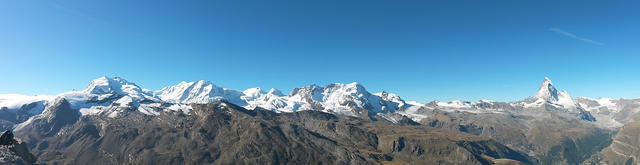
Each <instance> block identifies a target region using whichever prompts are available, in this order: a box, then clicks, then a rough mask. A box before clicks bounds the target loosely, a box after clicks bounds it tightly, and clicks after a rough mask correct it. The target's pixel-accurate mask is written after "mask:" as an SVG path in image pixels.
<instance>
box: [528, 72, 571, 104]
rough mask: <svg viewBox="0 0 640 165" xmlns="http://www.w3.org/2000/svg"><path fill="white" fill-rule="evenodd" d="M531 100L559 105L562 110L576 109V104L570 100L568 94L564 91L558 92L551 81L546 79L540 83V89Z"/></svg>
mask: <svg viewBox="0 0 640 165" xmlns="http://www.w3.org/2000/svg"><path fill="white" fill-rule="evenodd" d="M533 99H534V100H536V101H537V100H544V101H545V102H548V103H551V104H555V105H560V106H562V107H564V108H575V107H576V103H575V102H574V101H573V99H572V98H571V95H569V93H568V92H567V91H565V90H562V91H558V90H557V89H556V87H555V86H553V83H552V82H551V79H549V78H548V77H545V78H544V81H542V85H540V88H539V89H538V92H537V93H536V95H534V96H533Z"/></svg>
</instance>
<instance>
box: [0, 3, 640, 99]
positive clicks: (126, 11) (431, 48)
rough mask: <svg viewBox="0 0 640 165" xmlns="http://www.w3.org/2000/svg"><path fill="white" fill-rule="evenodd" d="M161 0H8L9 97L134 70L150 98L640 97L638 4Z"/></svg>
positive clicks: (5, 66) (1, 81)
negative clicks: (356, 91) (199, 91)
mask: <svg viewBox="0 0 640 165" xmlns="http://www.w3.org/2000/svg"><path fill="white" fill-rule="evenodd" d="M123 3H126V4H127V5H121V4H123ZM148 4H149V3H146V2H129V1H126V2H125V1H120V2H118V1H104V2H85V1H76V0H72V1H37V0H36V1H6V2H2V5H0V25H2V26H0V35H1V36H4V37H2V38H0V61H2V63H1V65H0V70H2V72H0V77H2V78H0V93H18V94H26V95H33V94H40V93H42V94H56V93H60V92H64V91H68V90H71V89H81V88H84V87H85V86H86V84H84V82H87V81H90V80H92V79H93V78H95V77H100V76H110V77H114V76H121V77H125V78H128V79H129V80H130V81H132V82H136V83H138V84H140V85H142V86H145V87H147V88H149V89H151V90H158V89H160V88H162V87H165V86H169V85H173V84H177V83H179V82H181V81H197V80H208V81H211V82H213V83H214V84H217V85H219V86H224V87H227V88H232V89H247V88H252V87H256V86H260V87H263V88H276V89H280V90H282V91H283V92H285V93H287V92H289V91H290V90H292V89H291V87H298V86H306V85H309V84H318V85H321V86H324V85H327V84H331V83H351V82H358V83H361V84H365V85H366V86H367V88H368V90H370V91H382V90H387V91H389V92H392V93H397V94H399V95H402V96H404V98H406V99H410V100H419V101H428V100H442V101H449V100H455V99H462V100H478V99H492V100H499V101H515V100H520V99H523V98H525V97H528V96H529V95H530V94H529V93H530V91H532V90H536V89H535V88H532V86H537V85H538V84H539V81H540V79H541V78H543V77H550V78H552V79H553V80H554V81H557V82H561V83H560V84H558V85H559V86H560V87H562V88H563V89H566V90H568V91H571V93H572V94H573V95H575V96H587V97H613V98H618V97H623V98H638V97H640V92H639V91H640V78H639V77H637V76H631V75H634V74H635V73H638V72H640V67H637V64H638V63H637V61H640V56H638V55H637V53H635V52H639V51H640V48H639V47H637V43H640V39H639V38H637V37H635V36H634V35H630V34H638V33H640V31H639V30H638V29H640V22H639V20H638V19H637V18H635V17H636V16H637V15H640V13H639V12H640V11H638V10H636V9H635V6H638V2H635V1H626V2H617V3H607V2H601V1H581V2H580V3H574V2H557V1H548V2H542V1H532V2H513V1H492V2H473V1H470V2H462V3H460V2H450V1H409V2H401V3H386V1H349V2H344V1H319V2H300V1H269V2H249V1H243V2H230V1H215V2H212V1H190V2H180V3H177V2H172V1H154V2H153V7H148ZM116 11H117V12H116ZM45 82H46V83H45Z"/></svg>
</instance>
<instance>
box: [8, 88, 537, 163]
mask: <svg viewBox="0 0 640 165" xmlns="http://www.w3.org/2000/svg"><path fill="white" fill-rule="evenodd" d="M64 102H65V101H64V100H63V101H62V103H59V104H56V106H52V107H50V108H48V109H47V111H51V112H55V113H50V114H51V116H53V117H54V118H58V119H62V118H60V117H61V116H60V115H70V114H66V113H64V112H65V111H66V109H67V108H68V107H67V106H66V104H65V103H64ZM191 106H192V107H193V110H192V111H191V112H190V113H189V114H182V113H181V112H175V111H163V113H162V114H160V115H158V116H149V115H144V114H142V113H139V112H137V111H132V112H131V113H127V114H126V115H123V116H121V117H117V118H110V117H106V116H100V115H90V116H82V117H80V118H77V120H76V121H74V122H71V121H73V120H72V119H73V118H72V119H69V118H64V119H65V120H64V121H69V122H63V123H60V122H56V121H55V120H46V119H49V118H46V119H45V118H42V119H40V120H33V121H31V122H33V123H32V124H30V125H37V127H23V128H21V129H20V131H18V132H17V135H19V136H24V137H38V138H26V139H28V142H29V144H31V148H32V149H33V152H34V153H35V154H36V155H37V156H38V161H39V163H48V164H49V163H63V164H67V163H70V164H309V163H314V164H315V163H319V164H378V163H414V164H491V163H494V162H498V163H500V162H512V163H513V162H521V163H522V162H524V163H527V162H529V158H528V157H527V156H525V155H523V154H522V153H519V152H516V151H514V150H511V149H509V148H508V147H506V146H504V145H501V144H499V143H497V142H495V141H493V140H490V139H488V138H483V137H478V136H474V135H469V134H465V133H460V132H457V131H447V130H441V129H435V128H430V127H425V126H413V125H396V124H393V123H390V122H386V121H382V120H380V121H371V120H364V119H360V118H354V117H347V116H341V115H339V116H336V115H332V114H328V113H323V112H318V111H301V112H296V113H280V114H278V113H273V112H271V111H265V110H260V109H257V110H252V111H249V110H246V109H244V108H242V107H239V106H236V105H233V104H230V103H225V102H215V103H208V104H192V105H191ZM67 119H69V120H67ZM43 130H46V131H44V132H43ZM47 131H49V132H47Z"/></svg>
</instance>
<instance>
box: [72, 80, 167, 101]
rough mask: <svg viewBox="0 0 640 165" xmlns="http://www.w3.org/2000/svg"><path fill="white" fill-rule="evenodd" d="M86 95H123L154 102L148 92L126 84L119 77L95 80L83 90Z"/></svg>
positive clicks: (132, 84)
mask: <svg viewBox="0 0 640 165" xmlns="http://www.w3.org/2000/svg"><path fill="white" fill-rule="evenodd" d="M84 91H85V92H86V93H87V94H94V95H105V94H115V95H125V96H130V97H132V98H134V99H136V100H145V99H146V100H155V98H153V96H152V94H151V93H149V91H148V90H145V89H142V88H140V87H139V86H138V85H136V84H134V83H131V82H128V81H127V80H125V79H122V78H120V77H114V78H110V77H106V76H103V77H100V78H97V79H95V80H93V81H91V83H89V86H87V88H86V89H85V90H84Z"/></svg>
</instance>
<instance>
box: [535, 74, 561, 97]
mask: <svg viewBox="0 0 640 165" xmlns="http://www.w3.org/2000/svg"><path fill="white" fill-rule="evenodd" d="M533 97H534V98H537V99H543V100H546V101H558V90H557V89H556V88H555V87H554V86H553V83H552V82H551V79H549V78H548V77H545V78H544V81H542V85H540V88H539V89H538V92H537V93H536V95H535V96H533Z"/></svg>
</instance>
